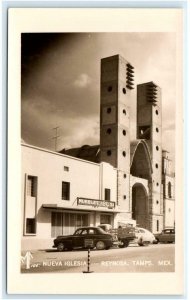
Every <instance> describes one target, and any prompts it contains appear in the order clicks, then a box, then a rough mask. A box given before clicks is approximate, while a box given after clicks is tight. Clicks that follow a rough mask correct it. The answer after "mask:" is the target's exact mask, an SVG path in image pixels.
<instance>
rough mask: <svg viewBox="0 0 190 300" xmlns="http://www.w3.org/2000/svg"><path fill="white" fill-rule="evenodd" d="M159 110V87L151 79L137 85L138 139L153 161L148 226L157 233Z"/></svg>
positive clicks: (160, 207)
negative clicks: (141, 140)
mask: <svg viewBox="0 0 190 300" xmlns="http://www.w3.org/2000/svg"><path fill="white" fill-rule="evenodd" d="M161 125H162V111H161V89H160V87H158V86H157V85H156V84H155V83H153V82H148V83H143V84H139V85H138V86H137V138H138V139H145V140H146V142H147V144H148V147H149V151H150V155H151V163H152V170H153V173H152V179H151V180H150V181H149V190H150V193H149V196H148V197H149V199H148V213H149V228H150V230H151V231H153V232H158V231H160V230H162V228H163V192H162V191H163V187H162V128H161Z"/></svg>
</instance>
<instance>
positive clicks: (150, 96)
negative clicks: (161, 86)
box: [146, 82, 157, 106]
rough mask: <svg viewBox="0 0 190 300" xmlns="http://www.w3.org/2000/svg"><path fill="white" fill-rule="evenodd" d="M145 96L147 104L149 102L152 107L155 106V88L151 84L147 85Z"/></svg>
mask: <svg viewBox="0 0 190 300" xmlns="http://www.w3.org/2000/svg"><path fill="white" fill-rule="evenodd" d="M146 96H147V100H148V102H150V103H152V104H153V105H154V106H156V103H157V86H156V85H155V84H154V83H153V82H150V83H149V84H148V85H147V88H146Z"/></svg>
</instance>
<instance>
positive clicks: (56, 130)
mask: <svg viewBox="0 0 190 300" xmlns="http://www.w3.org/2000/svg"><path fill="white" fill-rule="evenodd" d="M58 129H59V126H57V127H54V128H52V130H54V131H55V135H54V136H53V137H52V138H51V139H52V140H55V151H57V140H58V138H59V137H60V135H58Z"/></svg>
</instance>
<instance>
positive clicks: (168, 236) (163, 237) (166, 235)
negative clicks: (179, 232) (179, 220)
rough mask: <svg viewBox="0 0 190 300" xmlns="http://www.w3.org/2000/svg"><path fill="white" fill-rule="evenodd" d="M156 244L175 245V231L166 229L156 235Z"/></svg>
mask: <svg viewBox="0 0 190 300" xmlns="http://www.w3.org/2000/svg"><path fill="white" fill-rule="evenodd" d="M155 238H156V243H175V229H171V228H169V229H164V230H162V232H161V233H158V234H155Z"/></svg>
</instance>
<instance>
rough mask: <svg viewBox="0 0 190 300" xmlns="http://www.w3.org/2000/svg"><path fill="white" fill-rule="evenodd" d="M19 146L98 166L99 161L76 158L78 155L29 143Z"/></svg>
mask: <svg viewBox="0 0 190 300" xmlns="http://www.w3.org/2000/svg"><path fill="white" fill-rule="evenodd" d="M21 146H24V147H27V148H31V149H35V150H39V151H42V152H46V153H50V154H53V155H57V156H61V157H65V158H70V159H73V160H77V161H81V162H85V163H88V164H92V165H96V166H100V163H95V162H92V161H89V160H85V159H81V158H78V157H74V156H71V155H67V154H63V153H59V152H55V151H51V150H48V149H45V148H40V147H36V146H33V145H30V144H25V143H24V144H23V143H21Z"/></svg>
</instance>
